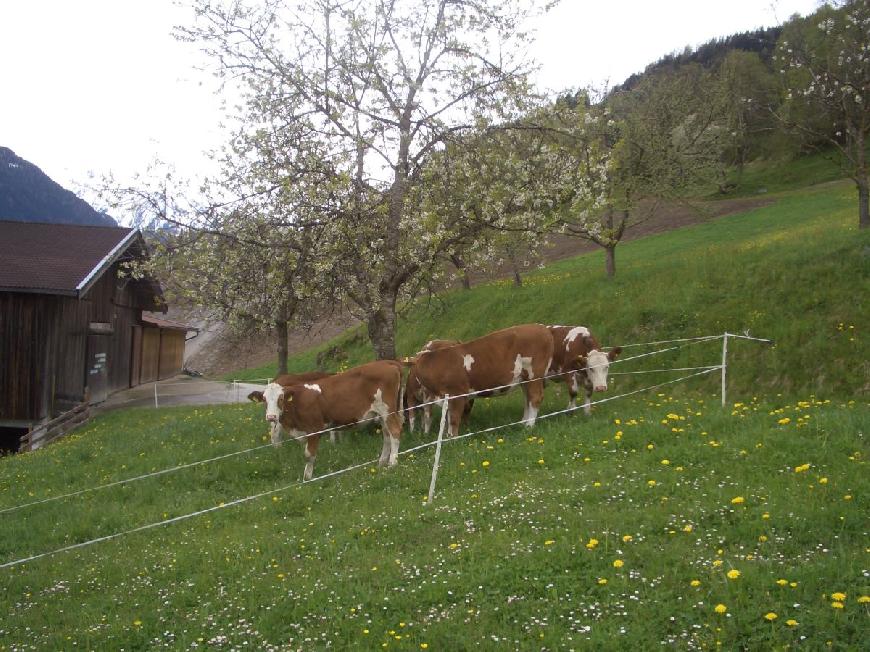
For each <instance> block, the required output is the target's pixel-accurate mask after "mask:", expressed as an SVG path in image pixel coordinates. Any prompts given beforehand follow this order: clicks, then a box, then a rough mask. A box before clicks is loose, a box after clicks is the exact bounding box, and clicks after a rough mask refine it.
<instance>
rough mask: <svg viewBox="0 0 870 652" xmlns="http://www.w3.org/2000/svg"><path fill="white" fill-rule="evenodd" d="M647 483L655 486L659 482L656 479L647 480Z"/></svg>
mask: <svg viewBox="0 0 870 652" xmlns="http://www.w3.org/2000/svg"><path fill="white" fill-rule="evenodd" d="M646 483H647V484H648V485H649V486H650V487H655V486H656V485H657V484H658V483H657V482H656V481H655V480H647V481H646Z"/></svg>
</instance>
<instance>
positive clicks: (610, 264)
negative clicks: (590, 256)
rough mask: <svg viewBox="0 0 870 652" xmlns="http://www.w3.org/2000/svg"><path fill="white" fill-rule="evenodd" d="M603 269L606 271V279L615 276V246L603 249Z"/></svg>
mask: <svg viewBox="0 0 870 652" xmlns="http://www.w3.org/2000/svg"><path fill="white" fill-rule="evenodd" d="M604 267H605V269H606V270H607V278H613V277H614V276H616V245H609V246H606V247H604Z"/></svg>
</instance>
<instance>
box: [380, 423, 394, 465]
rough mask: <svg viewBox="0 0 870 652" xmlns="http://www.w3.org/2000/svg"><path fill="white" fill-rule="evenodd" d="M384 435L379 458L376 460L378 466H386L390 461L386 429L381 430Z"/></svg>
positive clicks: (388, 432)
mask: <svg viewBox="0 0 870 652" xmlns="http://www.w3.org/2000/svg"><path fill="white" fill-rule="evenodd" d="M381 430H383V433H384V444H383V446H381V456H380V457H379V458H378V466H386V465H387V464H388V463H389V461H390V450H391V447H390V431H389V430H388V429H387V428H381Z"/></svg>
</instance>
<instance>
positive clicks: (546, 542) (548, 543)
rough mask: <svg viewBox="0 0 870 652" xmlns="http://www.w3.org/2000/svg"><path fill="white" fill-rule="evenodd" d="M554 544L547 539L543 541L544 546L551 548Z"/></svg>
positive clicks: (551, 540)
mask: <svg viewBox="0 0 870 652" xmlns="http://www.w3.org/2000/svg"><path fill="white" fill-rule="evenodd" d="M554 543H556V542H555V541H554V540H553V539H547V540H546V541H544V545H545V546H552V545H553V544H554Z"/></svg>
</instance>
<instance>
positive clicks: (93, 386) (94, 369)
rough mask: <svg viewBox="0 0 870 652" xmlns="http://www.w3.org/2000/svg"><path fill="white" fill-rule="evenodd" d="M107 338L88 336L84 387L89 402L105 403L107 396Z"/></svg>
mask: <svg viewBox="0 0 870 652" xmlns="http://www.w3.org/2000/svg"><path fill="white" fill-rule="evenodd" d="M108 342H109V341H108V338H106V337H104V336H102V335H88V358H87V360H88V366H87V372H86V377H85V386H86V387H87V388H88V389H89V390H90V394H91V401H92V402H94V403H99V402H101V401H105V400H106V398H107V397H108V395H109V360H108V352H107V349H108Z"/></svg>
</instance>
